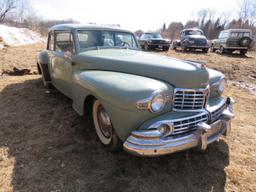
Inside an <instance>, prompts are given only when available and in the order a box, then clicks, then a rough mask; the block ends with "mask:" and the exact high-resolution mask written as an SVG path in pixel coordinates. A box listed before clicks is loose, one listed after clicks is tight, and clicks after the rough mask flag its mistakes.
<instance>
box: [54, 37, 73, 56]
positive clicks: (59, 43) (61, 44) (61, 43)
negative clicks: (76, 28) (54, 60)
mask: <svg viewBox="0 0 256 192" xmlns="http://www.w3.org/2000/svg"><path fill="white" fill-rule="evenodd" d="M55 38H56V40H55V44H56V46H55V51H58V52H67V51H69V52H71V53H74V51H75V50H74V41H73V36H72V34H71V33H70V32H56V35H55Z"/></svg>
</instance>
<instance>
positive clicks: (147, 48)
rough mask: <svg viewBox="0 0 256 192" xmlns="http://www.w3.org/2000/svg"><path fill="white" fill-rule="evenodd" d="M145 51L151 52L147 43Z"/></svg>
mask: <svg viewBox="0 0 256 192" xmlns="http://www.w3.org/2000/svg"><path fill="white" fill-rule="evenodd" d="M144 50H145V51H150V49H149V46H148V44H147V43H145V45H144Z"/></svg>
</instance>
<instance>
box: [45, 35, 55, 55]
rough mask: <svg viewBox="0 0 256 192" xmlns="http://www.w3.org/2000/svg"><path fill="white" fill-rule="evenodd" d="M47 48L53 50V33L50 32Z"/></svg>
mask: <svg viewBox="0 0 256 192" xmlns="http://www.w3.org/2000/svg"><path fill="white" fill-rule="evenodd" d="M47 49H48V50H50V51H53V50H54V33H53V32H50V33H49V35H48V46H47Z"/></svg>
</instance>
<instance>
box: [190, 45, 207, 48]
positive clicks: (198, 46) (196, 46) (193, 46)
mask: <svg viewBox="0 0 256 192" xmlns="http://www.w3.org/2000/svg"><path fill="white" fill-rule="evenodd" d="M186 47H187V48H193V49H209V46H208V45H206V46H201V45H187V46H186Z"/></svg>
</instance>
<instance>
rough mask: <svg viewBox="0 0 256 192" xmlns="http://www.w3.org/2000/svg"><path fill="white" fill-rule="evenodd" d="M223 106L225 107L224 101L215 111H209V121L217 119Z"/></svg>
mask: <svg viewBox="0 0 256 192" xmlns="http://www.w3.org/2000/svg"><path fill="white" fill-rule="evenodd" d="M225 107H226V103H224V104H223V105H222V106H221V107H219V108H218V109H216V110H215V111H213V112H211V123H213V122H215V121H217V120H218V119H219V118H220V116H221V114H222V112H223V111H224V109H225Z"/></svg>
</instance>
